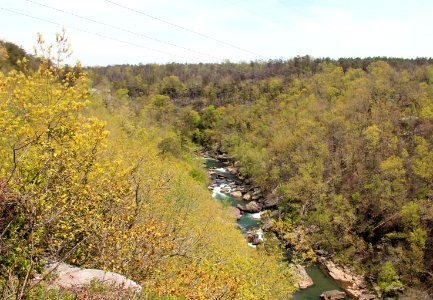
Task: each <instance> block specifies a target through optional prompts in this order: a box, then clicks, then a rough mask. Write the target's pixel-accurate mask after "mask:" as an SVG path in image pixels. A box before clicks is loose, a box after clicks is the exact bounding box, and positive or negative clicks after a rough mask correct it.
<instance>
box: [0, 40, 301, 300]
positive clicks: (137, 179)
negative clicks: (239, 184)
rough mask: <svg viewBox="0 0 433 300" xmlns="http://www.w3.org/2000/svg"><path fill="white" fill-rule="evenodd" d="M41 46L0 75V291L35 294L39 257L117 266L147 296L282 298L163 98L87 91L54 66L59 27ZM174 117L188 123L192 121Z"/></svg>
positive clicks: (64, 48) (289, 286)
mask: <svg viewBox="0 0 433 300" xmlns="http://www.w3.org/2000/svg"><path fill="white" fill-rule="evenodd" d="M39 43H40V53H41V55H42V56H41V58H40V59H41V64H40V66H39V68H38V69H37V70H36V71H32V70H31V69H29V68H27V67H26V63H25V60H23V61H21V62H20V66H21V71H17V70H13V71H11V72H9V73H7V74H3V73H0V126H1V128H2V131H1V138H0V155H1V157H2V162H1V164H0V233H1V240H0V281H1V286H2V291H1V292H2V297H3V298H6V297H14V298H16V299H22V298H25V297H29V296H30V295H35V294H32V293H35V291H38V288H39V287H38V286H39V285H38V281H31V280H30V279H31V278H32V277H34V275H35V274H36V273H41V272H42V269H43V266H44V263H45V260H47V259H50V260H55V261H65V262H67V263H70V264H73V265H77V266H83V267H90V268H101V269H105V270H110V271H114V272H118V273H120V274H122V275H125V276H128V277H129V278H131V279H133V280H135V281H137V282H139V283H140V284H141V285H142V286H143V287H144V288H145V290H146V291H147V292H148V293H149V294H151V295H153V296H152V297H155V298H163V297H169V298H170V297H174V298H180V299H182V298H193V299H217V298H218V299H234V298H236V299H279V298H287V297H289V296H290V294H291V292H292V291H293V289H294V284H293V279H292V277H291V273H290V271H289V268H288V267H287V265H286V264H285V263H284V261H283V259H282V258H281V256H279V255H277V254H272V255H271V254H269V255H268V254H267V253H265V251H256V250H254V249H251V248H250V247H248V246H247V244H246V243H245V240H244V238H243V237H242V235H241V233H240V232H239V231H238V230H237V229H236V228H235V227H234V226H233V220H232V217H231V216H230V214H229V213H228V212H227V211H226V209H225V208H224V207H222V206H221V205H220V204H218V203H216V202H214V201H213V200H212V199H211V197H210V193H209V191H208V190H207V188H206V187H205V185H204V182H205V180H206V176H205V175H204V174H203V172H204V171H203V170H200V169H199V167H198V165H197V164H196V163H195V162H194V161H193V160H191V159H183V157H188V156H189V151H190V147H191V148H193V147H192V146H191V145H190V144H189V142H188V141H185V140H184V139H183V138H182V133H181V131H179V130H176V128H175V127H173V126H172V124H171V122H175V121H176V118H174V117H172V116H171V114H172V113H173V111H174V106H173V104H172V103H171V99H170V98H169V97H167V96H164V95H158V94H156V95H154V96H152V97H151V99H150V100H149V101H144V102H143V103H145V104H144V108H139V109H137V107H135V106H134V105H132V104H131V97H130V96H129V95H128V92H129V91H128V90H127V89H124V88H123V87H120V86H117V87H114V86H111V84H109V83H107V82H105V83H100V87H103V89H101V90H97V89H96V90H93V91H91V90H90V86H89V81H88V77H87V74H86V73H84V72H83V70H82V68H81V66H80V65H79V64H77V65H76V66H75V67H74V68H65V67H64V66H63V65H62V60H61V58H62V57H63V56H64V55H67V54H68V53H69V52H68V51H69V45H68V42H67V39H66V38H65V36H64V35H63V34H60V35H58V36H57V47H56V48H53V47H51V46H48V47H46V46H44V41H43V39H42V37H39ZM137 80H138V79H137ZM165 83H166V84H172V83H173V82H172V81H171V79H170V81H167V82H165ZM213 114H214V112H211V110H209V118H208V120H211V119H212V118H211V116H212V115H213ZM184 116H189V117H185V118H184V121H185V122H186V123H189V124H190V128H193V126H195V124H198V123H199V121H200V120H198V116H197V113H194V111H193V110H191V111H189V112H187V113H186V114H184ZM155 120H156V121H157V122H154V121H155ZM212 126H213V125H212ZM185 133H186V134H188V131H185ZM222 233H223V234H222ZM47 280H48V278H45V277H43V278H42V282H39V284H44V282H45V281H47ZM105 288H106V287H104V288H103V289H105ZM78 293H79V295H82V296H83V297H90V298H91V297H93V296H95V295H105V294H106V293H107V292H106V291H104V290H102V291H101V290H100V288H98V287H94V288H92V287H90V290H86V291H79V292H78ZM68 295H70V294H68V293H65V295H64V296H65V297H66V298H67V297H69V296H68ZM35 297H36V296H35ZM62 297H63V296H62ZM104 297H105V296H104ZM119 297H120V298H122V297H128V296H127V294H123V293H120V294H119Z"/></svg>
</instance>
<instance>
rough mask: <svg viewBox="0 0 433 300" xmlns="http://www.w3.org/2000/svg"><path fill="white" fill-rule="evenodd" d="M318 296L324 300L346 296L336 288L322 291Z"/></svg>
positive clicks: (333, 299)
mask: <svg viewBox="0 0 433 300" xmlns="http://www.w3.org/2000/svg"><path fill="white" fill-rule="evenodd" d="M320 297H321V298H323V299H325V300H342V299H345V298H346V293H345V292H341V291H337V290H332V291H327V292H323V293H322V294H321V295H320Z"/></svg>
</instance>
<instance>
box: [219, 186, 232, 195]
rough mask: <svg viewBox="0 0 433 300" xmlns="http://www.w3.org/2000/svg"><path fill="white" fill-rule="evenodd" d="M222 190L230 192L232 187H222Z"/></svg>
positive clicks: (222, 191)
mask: <svg viewBox="0 0 433 300" xmlns="http://www.w3.org/2000/svg"><path fill="white" fill-rule="evenodd" d="M220 191H221V193H230V187H228V186H225V187H222V188H221V190H220Z"/></svg>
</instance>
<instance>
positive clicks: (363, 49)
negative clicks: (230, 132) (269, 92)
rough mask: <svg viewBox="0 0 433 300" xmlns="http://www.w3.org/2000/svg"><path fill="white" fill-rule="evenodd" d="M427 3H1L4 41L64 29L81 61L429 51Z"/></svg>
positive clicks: (431, 34) (432, 44)
mask: <svg viewBox="0 0 433 300" xmlns="http://www.w3.org/2000/svg"><path fill="white" fill-rule="evenodd" d="M432 13H433V1H431V0H411V1H407V0H392V1H391V0H390V1H388V0H356V1H355V0H304V1H301V0H212V1H211V0H177V1H175V0H154V1H148V0H142V1H139V0H87V1H83V0H73V1H71V0H69V1H61V0H0V39H2V40H6V41H10V42H13V43H15V44H17V45H19V46H21V47H23V48H24V49H25V50H26V51H27V52H29V53H33V47H34V46H35V44H36V36H37V33H38V32H39V33H41V34H42V35H43V36H44V38H45V40H46V41H47V43H54V40H55V33H56V32H60V31H61V30H62V28H65V29H66V35H67V36H68V38H69V42H70V43H71V44H72V49H73V51H74V53H73V55H72V56H71V57H70V58H69V61H67V62H68V63H73V62H74V61H76V60H80V61H81V62H82V64H83V65H85V66H95V65H99V66H104V65H114V64H140V63H141V64H146V63H158V64H160V63H170V62H179V63H198V62H216V63H218V62H222V61H224V60H230V61H231V62H239V61H247V62H248V61H254V60H268V59H289V58H292V57H294V56H297V55H301V56H302V55H307V54H308V55H311V56H312V57H316V58H319V57H330V58H340V57H368V56H388V57H403V58H415V57H432V56H433V18H432Z"/></svg>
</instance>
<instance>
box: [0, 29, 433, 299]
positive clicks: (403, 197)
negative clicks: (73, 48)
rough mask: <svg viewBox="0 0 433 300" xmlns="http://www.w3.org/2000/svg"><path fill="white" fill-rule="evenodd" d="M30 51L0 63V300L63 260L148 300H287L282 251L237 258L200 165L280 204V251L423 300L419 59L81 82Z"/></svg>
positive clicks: (431, 80) (52, 54) (429, 94)
mask: <svg viewBox="0 0 433 300" xmlns="http://www.w3.org/2000/svg"><path fill="white" fill-rule="evenodd" d="M39 41H40V44H39V46H40V47H39V48H40V49H39V54H38V56H36V57H35V56H31V55H28V54H26V53H25V52H23V50H22V49H20V48H19V47H17V46H15V45H13V44H12V43H7V42H3V43H2V44H1V46H0V69H1V70H2V72H1V73H0V128H1V136H0V156H1V158H2V161H1V165H0V234H1V235H0V237H1V239H0V270H1V271H0V274H1V275H0V290H1V295H2V297H3V298H5V299H9V298H10V299H13V298H16V299H25V298H26V297H29V295H30V297H33V298H37V297H39V298H42V299H43V298H44V297H45V298H47V297H48V296H50V293H52V292H51V291H50V290H49V289H48V288H47V284H48V283H44V282H45V281H46V282H49V278H47V279H46V280H43V281H42V283H38V284H35V283H33V281H32V280H31V278H32V277H33V275H34V274H39V273H40V272H41V271H42V268H43V265H44V263H45V262H46V260H61V261H65V262H67V263H70V264H73V265H77V266H85V267H92V268H101V269H105V270H110V271H115V272H119V273H121V274H123V275H126V276H128V277H129V278H132V279H133V280H135V281H137V282H139V283H140V284H141V285H142V286H143V287H144V289H143V292H142V295H141V296H142V297H143V299H152V297H153V298H154V299H159V298H164V297H165V299H184V298H186V299H288V298H289V297H290V295H291V294H292V293H293V292H294V290H295V284H294V279H293V275H292V274H291V272H290V269H289V268H288V267H287V262H286V261H285V259H284V258H283V252H282V249H280V248H281V247H276V248H274V247H266V246H261V247H258V249H257V250H255V249H251V248H249V247H248V246H247V245H246V243H245V241H244V238H243V236H242V235H241V233H240V232H239V230H237V229H236V228H235V226H234V223H233V221H232V216H231V215H230V214H229V213H228V212H227V210H226V209H225V207H224V206H222V205H220V204H218V203H216V202H215V201H213V200H212V199H211V198H210V195H209V192H208V190H207V188H206V186H207V181H208V178H207V174H206V171H205V170H204V169H203V167H202V164H201V163H200V161H199V160H197V159H196V158H197V157H198V156H200V151H201V150H203V149H204V150H207V151H210V152H212V151H213V152H215V153H226V154H227V155H229V156H230V157H232V158H233V160H234V161H236V165H237V166H238V167H239V169H240V171H241V173H242V174H244V175H245V176H247V177H249V178H251V180H252V181H253V183H254V184H255V185H256V186H258V187H260V188H261V189H263V191H265V193H266V194H268V195H271V196H272V197H275V198H276V199H277V205H276V206H277V207H276V208H277V209H278V211H279V217H278V218H279V219H278V222H279V224H280V226H277V227H276V228H274V229H273V231H274V233H275V234H276V236H282V235H284V234H285V233H286V232H284V231H285V230H286V229H287V228H291V230H294V231H302V232H305V240H303V241H302V243H305V244H306V247H308V248H309V249H313V250H320V251H323V252H325V253H327V255H328V256H329V257H330V258H331V259H332V260H333V261H334V262H336V263H339V264H341V265H345V266H350V267H351V268H354V269H355V270H356V271H357V272H359V273H360V274H363V275H364V276H365V277H366V278H368V279H369V283H370V284H371V285H372V286H373V287H375V288H376V289H377V290H378V291H380V293H381V294H382V295H383V297H387V296H389V297H396V296H399V295H400V296H402V297H403V296H404V295H405V294H406V295H407V294H408V293H411V292H412V291H414V290H417V291H421V292H422V294H423V295H424V296H425V297H429V295H432V294H433V290H432V286H433V60H432V59H427V58H418V59H399V58H387V57H372V58H364V59H359V58H341V59H338V60H333V59H328V58H318V59H315V58H312V57H310V56H302V57H295V58H293V59H289V60H270V61H254V62H248V63H247V62H240V63H232V62H230V61H224V62H222V63H220V64H179V63H172V64H166V65H156V64H147V65H114V66H106V67H88V68H83V67H82V66H80V64H79V63H77V65H75V66H68V65H63V64H62V61H61V59H59V57H61V56H65V55H68V53H69V49H68V47H67V40H66V38H65V37H64V36H62V35H59V36H58V37H57V42H58V44H57V47H56V46H55V47H53V48H50V47H49V46H46V45H44V43H43V39H42V38H41V39H40V40H39ZM59 54H60V55H59ZM293 243H294V244H291V245H290V244H289V245H288V247H292V248H293V249H296V246H297V245H296V241H294V242H293ZM309 259H312V260H314V257H310V258H309ZM44 279H45V278H44ZM56 293H62V297H64V298H65V299H69V298H70V299H74V298H73V297H74V293H82V294H83V295H85V294H86V293H101V294H103V293H104V291H101V290H100V289H99V290H98V289H97V288H95V287H93V290H92V287H89V290H84V291H73V292H72V294H71V291H57V292H56ZM68 297H69V298H68ZM120 297H125V298H127V297H128V296H125V295H123V296H118V298H120ZM146 297H147V298H146ZM33 298H32V299H33ZM56 299H57V298H56ZM402 299H403V298H402ZM407 299H410V298H407ZM426 299H428V298H426Z"/></svg>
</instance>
